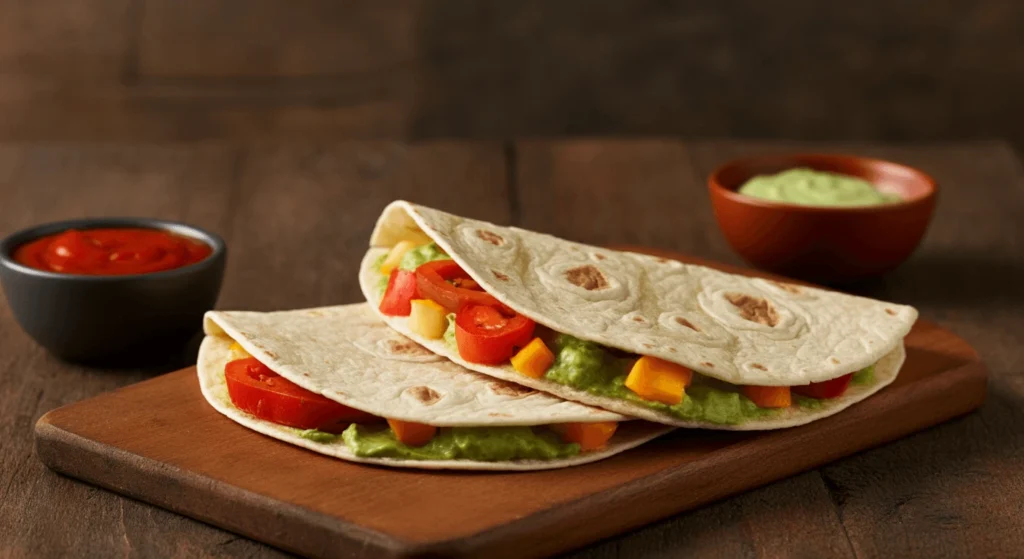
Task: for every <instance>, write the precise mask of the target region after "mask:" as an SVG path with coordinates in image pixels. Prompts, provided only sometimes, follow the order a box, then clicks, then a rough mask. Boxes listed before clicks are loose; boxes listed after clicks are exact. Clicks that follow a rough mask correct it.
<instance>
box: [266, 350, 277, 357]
mask: <svg viewBox="0 0 1024 559" xmlns="http://www.w3.org/2000/svg"><path fill="white" fill-rule="evenodd" d="M263 353H266V354H267V357H269V358H271V359H277V354H276V353H274V352H273V351H270V350H269V349H268V350H265V351H264V352H263Z"/></svg>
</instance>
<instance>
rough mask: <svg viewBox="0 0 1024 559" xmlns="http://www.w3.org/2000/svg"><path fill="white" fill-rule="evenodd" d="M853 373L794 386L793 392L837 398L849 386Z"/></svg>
mask: <svg viewBox="0 0 1024 559" xmlns="http://www.w3.org/2000/svg"><path fill="white" fill-rule="evenodd" d="M852 378H853V373H850V374H848V375H843V376H841V377H839V378H834V379H832V380H826V381H824V382H812V383H811V384H806V385H803V386H794V387H793V392H796V393H797V394H799V395H801V396H807V397H809V398H838V397H840V396H842V395H843V393H844V392H846V389H847V388H848V387H849V386H850V380H851V379H852Z"/></svg>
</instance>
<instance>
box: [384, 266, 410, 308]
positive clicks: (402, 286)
mask: <svg viewBox="0 0 1024 559" xmlns="http://www.w3.org/2000/svg"><path fill="white" fill-rule="evenodd" d="M416 298H417V295H416V273H415V272H410V271H408V270H399V269H398V268H395V269H394V270H391V277H389V278H388V288H387V290H385V291H384V297H383V298H382V299H381V300H380V312H382V313H384V314H386V315H388V316H409V313H411V312H412V300H413V299H416Z"/></svg>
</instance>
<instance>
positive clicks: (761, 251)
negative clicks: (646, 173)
mask: <svg viewBox="0 0 1024 559" xmlns="http://www.w3.org/2000/svg"><path fill="white" fill-rule="evenodd" d="M794 167H810V168H812V169H816V170H819V171H831V172H834V173H841V174H844V175H851V176H854V177H859V178H862V179H864V180H866V181H868V182H870V183H872V184H873V185H875V187H876V188H878V189H879V190H881V191H883V192H891V193H895V194H898V195H900V197H901V198H903V201H902V202H899V203H895V204H886V205H880V206H862V207H845V208H835V207H813V206H798V205H794V204H787V203H782V202H771V201H767V200H761V199H757V198H752V197H750V196H744V195H742V194H739V193H737V192H736V190H737V189H738V188H739V187H740V186H742V185H743V183H745V182H746V181H747V180H748V179H750V178H752V177H754V176H756V175H765V174H774V173H778V172H781V171H784V170H786V169H792V168H794ZM708 188H709V190H710V193H711V205H712V207H713V209H714V212H715V218H716V219H717V220H718V226H719V227H720V228H721V229H722V233H724V234H725V238H726V240H727V241H728V242H729V244H730V245H731V246H732V248H733V249H734V250H735V251H736V252H737V253H739V255H740V256H742V257H743V258H744V259H745V260H747V261H748V262H750V263H751V264H753V265H754V266H756V267H758V268H761V269H763V270H767V271H770V272H774V273H778V274H783V275H786V276H790V277H794V278H800V279H805V280H808V281H814V282H825V283H845V282H852V281H857V280H863V279H867V278H872V277H876V276H880V275H882V274H885V273H887V272H889V271H891V270H893V269H894V268H896V267H897V266H899V265H900V264H901V263H902V262H903V261H904V260H906V259H907V258H908V257H909V256H910V255H911V253H913V252H914V249H916V248H917V246H918V244H920V242H921V238H922V237H924V233H925V231H926V230H927V228H928V223H929V222H930V221H931V217H932V213H933V212H934V210H935V198H936V195H937V192H938V187H937V185H936V183H935V179H933V178H932V177H930V176H929V175H927V174H926V173H924V172H922V171H919V170H917V169H914V168H911V167H907V166H905V165H900V164H898V163H892V162H890V161H882V160H880V159H870V158H866V157H855V156H850V155H827V154H790V155H768V156H758V157H749V158H743V159H737V160H734V161H730V162H729V163H726V164H725V165H723V166H721V167H719V168H718V169H717V170H715V171H714V172H713V173H711V176H709V177H708Z"/></svg>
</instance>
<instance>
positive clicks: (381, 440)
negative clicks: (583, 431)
mask: <svg viewBox="0 0 1024 559" xmlns="http://www.w3.org/2000/svg"><path fill="white" fill-rule="evenodd" d="M341 437H342V439H343V440H344V441H345V444H346V445H348V447H349V448H350V449H352V452H354V453H355V454H356V456H363V457H373V458H402V459H405V460H477V461H480V462H499V461H502V462H503V461H508V460H554V459H556V458H568V457H570V456H576V455H577V454H579V453H580V445H578V444H576V443H570V444H566V443H563V442H562V441H561V439H559V437H558V435H556V434H555V433H554V432H552V431H549V430H547V429H545V428H543V427H442V428H441V429H440V430H439V431H438V433H437V435H436V436H435V437H434V438H433V439H431V441H430V442H429V443H427V444H425V445H423V446H419V447H412V446H407V445H404V444H402V443H400V442H398V440H397V439H396V438H395V434H394V433H393V432H392V431H391V429H389V428H387V427H383V428H382V427H373V426H367V425H355V424H353V425H350V426H349V428H348V429H345V432H344V433H342V435H341Z"/></svg>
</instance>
